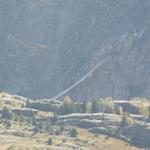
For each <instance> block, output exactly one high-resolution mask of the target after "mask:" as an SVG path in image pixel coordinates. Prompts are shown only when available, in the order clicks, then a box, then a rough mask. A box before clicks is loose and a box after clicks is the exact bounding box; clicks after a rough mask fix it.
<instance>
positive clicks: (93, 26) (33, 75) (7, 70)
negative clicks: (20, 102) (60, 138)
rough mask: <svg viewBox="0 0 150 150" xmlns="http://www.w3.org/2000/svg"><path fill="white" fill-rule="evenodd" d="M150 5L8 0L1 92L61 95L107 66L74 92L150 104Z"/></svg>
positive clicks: (113, 0)
mask: <svg viewBox="0 0 150 150" xmlns="http://www.w3.org/2000/svg"><path fill="white" fill-rule="evenodd" d="M149 7H150V2H149V1H148V0H143V1H141V0H134V1H132V0H127V1H119V0H105V1H104V0H93V1H91V0H86V1H84V0H63V1H61V0H44V1H43V0H22V1H19V0H13V1H11V2H10V1H9V0H1V1H0V33H1V34H0V70H1V74H0V90H1V91H8V92H11V93H17V94H19V95H23V96H27V97H31V98H45V97H53V96H55V95H57V94H58V93H59V92H61V91H63V90H65V89H67V88H68V87H69V86H71V85H72V84H73V83H75V82H76V81H78V80H79V79H80V78H81V77H82V76H83V75H85V74H86V73H87V72H88V71H90V70H91V69H92V68H93V67H94V66H95V65H96V64H97V63H98V62H100V61H101V60H103V65H102V67H100V68H99V69H97V70H96V71H95V72H94V73H93V74H92V75H91V76H90V77H89V78H88V79H87V80H85V81H84V82H82V83H81V84H80V85H78V86H77V87H76V88H74V89H73V90H72V91H70V93H67V94H70V95H72V96H73V97H75V98H77V99H83V100H84V99H97V98H100V97H102V96H113V97H114V98H116V99H128V98H130V97H135V96H140V97H147V98H150V93H149V90H150V85H149V80H150V77H149V70H150V69H149V68H150V59H149V58H150V57H149V56H150V51H149V48H150V46H149V42H150V35H149V33H150V28H149V25H150V21H149V19H148V18H149V17H150V10H149ZM116 41H118V42H116ZM103 50H104V53H103V55H102V56H99V55H100V53H101V52H102V51H103Z"/></svg>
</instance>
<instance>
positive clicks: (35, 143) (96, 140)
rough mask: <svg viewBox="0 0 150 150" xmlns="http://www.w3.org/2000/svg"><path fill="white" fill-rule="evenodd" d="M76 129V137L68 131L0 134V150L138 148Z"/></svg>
mask: <svg viewBox="0 0 150 150" xmlns="http://www.w3.org/2000/svg"><path fill="white" fill-rule="evenodd" d="M77 131H78V133H79V135H78V138H71V137H70V136H69V134H68V133H69V132H68V131H65V132H63V133H61V134H60V135H48V134H36V135H34V136H29V137H20V136H15V135H14V134H10V133H9V134H0V150H8V149H9V148H10V149H11V150H61V149H64V150H72V149H76V150H80V149H81V150H140V149H138V148H135V147H131V146H130V145H128V143H126V142H123V141H121V140H118V139H114V138H107V137H106V136H104V135H95V134H92V133H89V132H87V130H85V129H80V128H77ZM7 132H9V130H7ZM18 132H19V131H18ZM48 138H52V140H53V144H52V145H47V140H48Z"/></svg>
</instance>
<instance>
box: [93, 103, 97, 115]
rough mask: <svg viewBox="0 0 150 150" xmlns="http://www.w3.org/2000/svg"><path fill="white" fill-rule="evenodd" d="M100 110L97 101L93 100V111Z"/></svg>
mask: <svg viewBox="0 0 150 150" xmlns="http://www.w3.org/2000/svg"><path fill="white" fill-rule="evenodd" d="M97 112H98V104H97V102H96V101H93V102H92V113H97Z"/></svg>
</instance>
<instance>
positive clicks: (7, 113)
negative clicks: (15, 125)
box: [2, 107, 13, 119]
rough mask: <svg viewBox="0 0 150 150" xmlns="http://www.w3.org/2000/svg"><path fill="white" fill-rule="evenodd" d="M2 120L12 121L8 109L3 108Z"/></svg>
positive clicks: (10, 111)
mask: <svg viewBox="0 0 150 150" xmlns="http://www.w3.org/2000/svg"><path fill="white" fill-rule="evenodd" d="M2 118H5V119H12V118H13V112H12V110H11V109H10V108H8V107H4V108H3V110H2Z"/></svg>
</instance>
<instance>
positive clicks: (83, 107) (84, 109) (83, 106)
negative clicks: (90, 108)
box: [82, 102, 87, 113]
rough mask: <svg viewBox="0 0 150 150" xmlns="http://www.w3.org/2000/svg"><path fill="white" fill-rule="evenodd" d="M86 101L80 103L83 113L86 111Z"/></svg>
mask: <svg viewBox="0 0 150 150" xmlns="http://www.w3.org/2000/svg"><path fill="white" fill-rule="evenodd" d="M86 107H87V106H86V102H83V104H82V112H83V113H86Z"/></svg>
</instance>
